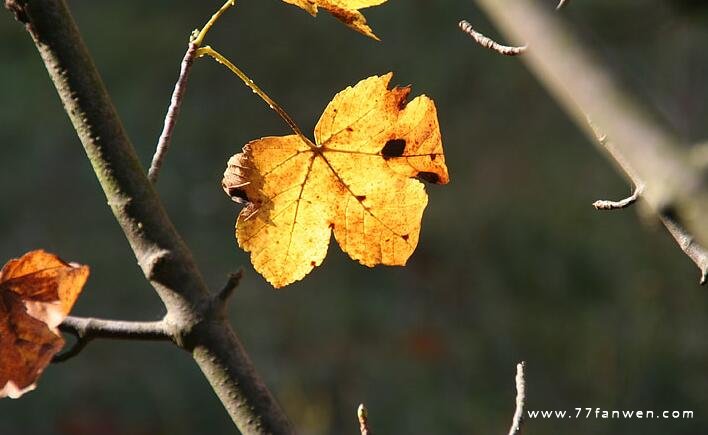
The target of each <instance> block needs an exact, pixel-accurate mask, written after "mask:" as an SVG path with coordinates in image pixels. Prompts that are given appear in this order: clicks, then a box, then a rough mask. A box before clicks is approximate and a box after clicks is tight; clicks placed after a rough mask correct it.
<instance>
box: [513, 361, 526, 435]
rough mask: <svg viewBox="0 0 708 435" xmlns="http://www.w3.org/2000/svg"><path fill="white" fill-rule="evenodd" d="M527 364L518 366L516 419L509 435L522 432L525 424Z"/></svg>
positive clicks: (522, 363) (521, 363)
mask: <svg viewBox="0 0 708 435" xmlns="http://www.w3.org/2000/svg"><path fill="white" fill-rule="evenodd" d="M524 368H526V363H525V362H523V361H522V362H520V363H518V364H517V365H516V379H515V380H516V410H515V411H514V419H513V420H512V421H511V428H510V429H509V435H516V434H518V433H519V432H520V431H521V425H522V424H523V422H524V406H525V405H526V380H525V379H524Z"/></svg>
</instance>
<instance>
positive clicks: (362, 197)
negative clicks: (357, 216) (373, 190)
mask: <svg viewBox="0 0 708 435" xmlns="http://www.w3.org/2000/svg"><path fill="white" fill-rule="evenodd" d="M365 199H366V195H357V196H356V200H357V201H359V202H362V201H364V200H365Z"/></svg>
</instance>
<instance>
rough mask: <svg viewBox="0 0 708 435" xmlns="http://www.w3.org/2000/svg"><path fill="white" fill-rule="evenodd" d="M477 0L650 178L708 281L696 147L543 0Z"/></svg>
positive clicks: (579, 116)
mask: <svg viewBox="0 0 708 435" xmlns="http://www.w3.org/2000/svg"><path fill="white" fill-rule="evenodd" d="M476 1H477V3H478V4H479V6H480V7H481V8H482V9H483V10H484V11H485V12H486V13H487V14H488V15H489V17H490V18H491V19H492V21H493V22H495V23H496V24H497V26H498V27H499V29H500V30H501V31H502V33H504V34H505V35H506V37H507V38H509V39H511V40H520V41H527V42H528V43H529V45H531V46H533V50H527V52H526V53H525V55H524V56H522V57H521V59H522V60H523V61H524V62H526V63H527V65H528V67H529V69H530V70H531V71H532V72H533V73H534V74H535V75H536V78H537V79H538V80H539V81H540V82H541V83H542V84H543V85H545V87H546V89H547V90H548V91H549V92H550V93H551V94H552V95H553V96H554V97H555V98H556V99H557V101H558V102H559V104H560V105H561V106H562V107H563V108H564V109H565V110H566V112H567V113H568V114H569V115H570V116H571V117H572V118H573V119H574V121H575V122H576V124H577V125H578V126H579V127H580V128H581V129H583V130H584V131H585V132H586V134H587V135H588V136H589V137H590V138H591V139H592V140H593V143H597V144H598V145H599V147H600V149H601V150H602V151H603V152H604V153H605V155H606V156H607V157H608V158H609V159H610V160H611V161H612V162H613V163H615V165H616V166H617V167H618V168H619V170H620V171H621V172H622V173H624V174H625V175H626V176H627V177H628V178H629V179H630V180H631V181H632V183H633V184H634V185H635V186H643V191H642V194H641V197H642V199H644V200H645V201H646V202H647V204H648V205H649V206H650V208H651V209H652V210H653V211H654V212H655V213H656V214H657V215H658V216H659V218H660V219H661V220H662V222H663V223H664V224H665V226H666V228H667V229H668V230H669V232H670V233H671V234H672V236H673V237H674V238H675V239H676V240H677V241H678V242H679V245H680V246H681V249H682V250H683V251H684V252H685V253H686V254H688V256H689V257H690V258H691V259H692V260H693V261H694V262H695V263H696V264H697V265H698V267H699V268H700V269H701V276H702V282H703V281H705V276H706V265H705V263H706V262H705V258H706V256H707V255H706V250H705V248H703V246H708V219H706V216H708V189H707V188H706V178H707V177H706V174H705V168H704V167H702V166H701V165H699V164H697V162H696V161H695V159H692V158H691V154H690V152H689V151H688V147H685V146H682V145H681V144H680V143H679V142H678V140H676V139H675V138H674V137H673V136H672V135H671V134H669V133H668V132H667V131H666V129H664V128H662V126H661V125H659V123H658V122H656V120H654V119H652V118H651V117H650V116H649V115H648V114H647V113H646V112H645V111H644V110H643V109H642V108H641V105H640V104H639V103H638V102H636V101H635V99H634V98H632V96H630V95H628V93H627V91H626V89H625V88H624V87H622V86H620V85H619V84H618V83H617V82H616V80H615V79H614V78H613V75H612V74H611V73H609V71H607V70H606V68H605V67H603V65H602V63H601V62H599V61H598V60H597V59H596V58H595V57H594V56H592V55H591V54H590V53H589V50H588V49H587V48H585V47H583V46H582V45H581V44H580V42H579V41H578V40H577V38H576V37H575V36H574V35H573V33H572V32H571V31H570V30H568V29H567V28H566V27H565V26H564V25H563V24H562V23H561V22H560V20H559V19H558V17H557V16H553V15H552V13H551V12H550V11H546V10H545V9H544V8H543V7H542V6H540V5H539V3H538V2H536V1H534V0H514V1H499V0H476ZM588 120H590V122H588ZM595 130H598V131H599V132H601V134H598V132H596V131H595ZM605 135H607V136H605ZM608 137H609V138H610V139H611V140H607V138H608ZM597 138H603V139H604V140H603V139H601V140H599V141H598V140H596V139H597ZM667 223H668V224H667ZM688 241H690V242H688Z"/></svg>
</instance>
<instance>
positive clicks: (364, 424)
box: [356, 403, 372, 435]
mask: <svg viewBox="0 0 708 435" xmlns="http://www.w3.org/2000/svg"><path fill="white" fill-rule="evenodd" d="M356 416H357V418H358V419H359V431H360V432H361V435H372V432H371V430H370V429H369V412H368V411H367V410H366V406H364V404H363V403H362V404H361V405H359V408H358V409H357V410H356Z"/></svg>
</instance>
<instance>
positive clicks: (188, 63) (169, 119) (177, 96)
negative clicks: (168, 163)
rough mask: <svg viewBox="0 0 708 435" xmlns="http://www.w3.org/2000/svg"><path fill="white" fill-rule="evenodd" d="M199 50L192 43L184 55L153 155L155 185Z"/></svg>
mask: <svg viewBox="0 0 708 435" xmlns="http://www.w3.org/2000/svg"><path fill="white" fill-rule="evenodd" d="M198 48H199V47H198V46H197V44H195V43H194V42H190V43H189V46H188V47H187V52H186V53H185V54H184V58H183V59H182V63H181V65H180V70H179V78H178V79H177V83H176V84H175V89H174V91H172V98H171V99H170V107H168V108H167V115H165V124H164V126H163V127H162V133H161V134H160V139H159V140H158V141H157V148H156V149H155V154H154V155H153V157H152V163H151V164H150V170H149V171H148V179H149V180H150V182H151V183H153V184H154V183H156V182H157V177H158V176H159V175H160V168H161V167H162V162H163V161H164V160H165V156H166V155H167V150H168V149H169V147H170V141H171V140H172V133H173V132H174V130H175V125H176V124H177V117H178V116H179V111H180V109H181V107H182V100H183V98H184V91H185V90H186V89H187V79H188V78H189V70H190V69H191V68H192V65H193V64H194V58H195V54H196V53H197V49H198Z"/></svg>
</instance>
